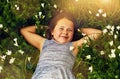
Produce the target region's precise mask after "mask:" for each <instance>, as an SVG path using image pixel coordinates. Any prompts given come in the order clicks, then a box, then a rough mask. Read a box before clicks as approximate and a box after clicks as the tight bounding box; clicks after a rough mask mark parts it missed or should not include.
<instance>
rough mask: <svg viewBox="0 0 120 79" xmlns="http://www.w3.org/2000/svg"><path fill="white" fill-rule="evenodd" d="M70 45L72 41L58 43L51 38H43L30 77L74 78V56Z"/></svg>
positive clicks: (35, 78)
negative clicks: (38, 55) (39, 52)
mask: <svg viewBox="0 0 120 79" xmlns="http://www.w3.org/2000/svg"><path fill="white" fill-rule="evenodd" d="M71 46H72V42H69V43H66V44H59V43H57V42H56V41H55V40H53V39H52V40H45V42H44V45H43V48H42V52H41V54H40V59H39V61H38V64H37V67H36V70H35V72H34V74H33V76H32V79H75V77H74V75H73V74H72V67H73V65H74V62H75V56H74V55H73V52H72V50H70V47H71Z"/></svg>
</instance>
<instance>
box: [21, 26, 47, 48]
mask: <svg viewBox="0 0 120 79" xmlns="http://www.w3.org/2000/svg"><path fill="white" fill-rule="evenodd" d="M20 32H21V34H22V35H23V36H24V38H25V39H26V40H27V42H28V43H30V44H31V45H33V46H34V47H36V48H38V49H39V50H41V49H42V45H43V43H44V40H45V38H43V37H41V36H40V35H38V34H36V26H29V27H24V28H22V29H21V30H20Z"/></svg>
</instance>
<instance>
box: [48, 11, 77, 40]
mask: <svg viewBox="0 0 120 79" xmlns="http://www.w3.org/2000/svg"><path fill="white" fill-rule="evenodd" d="M62 18H66V19H68V20H70V21H72V22H73V24H74V35H73V39H72V41H75V40H78V34H77V28H78V25H77V22H76V19H75V18H74V16H73V15H72V14H70V12H65V11H63V12H59V13H57V15H54V16H53V17H52V18H51V19H50V22H49V23H48V29H47V30H46V38H47V39H49V40H50V39H52V34H51V31H52V30H53V29H54V28H55V26H56V24H57V22H58V21H59V20H60V19H62Z"/></svg>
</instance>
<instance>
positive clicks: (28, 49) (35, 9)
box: [0, 0, 120, 79]
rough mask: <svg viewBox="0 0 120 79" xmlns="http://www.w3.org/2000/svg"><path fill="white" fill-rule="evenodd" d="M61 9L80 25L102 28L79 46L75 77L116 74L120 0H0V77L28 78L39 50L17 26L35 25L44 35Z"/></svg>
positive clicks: (87, 78)
mask: <svg viewBox="0 0 120 79" xmlns="http://www.w3.org/2000/svg"><path fill="white" fill-rule="evenodd" d="M63 10H67V11H70V12H71V13H72V14H73V15H74V16H75V17H76V19H77V23H78V25H79V27H80V28H81V27H92V28H97V29H101V30H102V31H103V36H101V38H100V39H99V40H97V41H96V42H92V44H91V46H87V45H86V44H85V45H84V46H83V49H84V50H83V49H80V54H79V55H78V56H77V58H76V63H75V66H74V68H73V73H74V74H75V76H76V79H97V78H98V79H107V78H108V79H119V78H120V75H119V74H120V41H119V40H120V26H119V25H120V0H0V78H1V79H30V78H31V76H32V74H33V72H34V70H35V67H36V64H37V61H38V58H39V54H40V53H39V51H38V50H37V49H36V48H34V47H32V46H31V45H30V44H28V43H27V42H26V41H25V40H24V38H23V36H22V35H21V34H20V28H22V27H26V26H28V25H37V27H39V28H38V29H37V33H38V34H40V35H42V36H44V35H45V26H47V23H48V21H49V19H50V18H51V17H52V16H53V15H54V14H56V13H57V12H60V11H63ZM80 36H82V34H81V33H80Z"/></svg>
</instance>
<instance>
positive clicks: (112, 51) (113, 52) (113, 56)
mask: <svg viewBox="0 0 120 79" xmlns="http://www.w3.org/2000/svg"><path fill="white" fill-rule="evenodd" d="M108 56H109V57H110V58H115V57H116V55H115V49H112V50H111V54H110V55H108Z"/></svg>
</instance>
